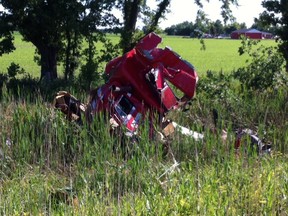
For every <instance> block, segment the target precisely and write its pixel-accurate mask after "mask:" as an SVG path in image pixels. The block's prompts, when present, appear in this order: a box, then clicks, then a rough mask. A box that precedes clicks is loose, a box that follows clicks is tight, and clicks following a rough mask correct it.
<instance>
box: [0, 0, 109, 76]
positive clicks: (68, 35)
mask: <svg viewBox="0 0 288 216" xmlns="http://www.w3.org/2000/svg"><path fill="white" fill-rule="evenodd" d="M0 4H2V6H3V7H4V9H5V11H4V12H2V13H1V14H0V26H1V27H2V28H0V36H2V38H3V39H2V40H1V42H0V43H1V45H0V48H2V46H3V49H1V51H0V54H1V53H4V52H8V51H12V50H13V45H12V39H13V37H12V31H15V30H17V31H19V32H20V33H21V35H22V36H23V38H24V40H26V41H29V42H31V43H33V44H34V45H35V47H36V48H37V51H38V53H39V54H40V65H41V78H46V79H48V80H52V79H55V78H57V62H58V61H59V59H61V55H64V53H65V51H64V50H65V49H66V61H69V58H71V56H70V57H69V55H71V53H72V54H73V51H71V49H72V48H74V54H75V53H76V49H77V47H75V43H78V42H79V38H80V37H81V35H85V34H86V35H87V34H88V32H91V31H95V29H96V26H100V25H106V24H107V23H109V22H114V20H113V16H112V15H110V14H109V13H108V12H109V11H111V8H112V6H113V5H114V1H112V0H101V1H89V0H57V1H54V0H23V1H18V0H0ZM105 13H106V14H105ZM0 39H1V38H0ZM73 41H74V44H73ZM4 45H5V48H4ZM67 49H68V50H67ZM69 49H70V50H69ZM3 50H4V51H3ZM67 54H68V59H67ZM68 65H69V63H68V62H66V67H68ZM72 65H73V64H72ZM72 65H71V64H70V66H69V67H70V69H71V67H73V66H72Z"/></svg>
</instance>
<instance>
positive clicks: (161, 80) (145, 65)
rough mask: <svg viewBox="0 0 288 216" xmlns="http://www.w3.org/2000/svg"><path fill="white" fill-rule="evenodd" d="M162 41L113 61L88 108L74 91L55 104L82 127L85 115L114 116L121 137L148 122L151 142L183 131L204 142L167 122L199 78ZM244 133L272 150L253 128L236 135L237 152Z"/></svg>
mask: <svg viewBox="0 0 288 216" xmlns="http://www.w3.org/2000/svg"><path fill="white" fill-rule="evenodd" d="M161 41H162V39H161V37H160V36H158V35H157V34H155V33H150V34H148V35H146V36H145V37H144V38H143V39H142V40H140V42H139V43H138V44H136V46H135V47H134V48H133V49H132V50H130V51H129V52H127V53H125V54H124V55H123V56H120V57H117V58H115V59H113V60H111V61H110V62H109V63H108V64H107V65H106V68H105V73H106V75H107V76H108V78H109V79H108V81H107V82H106V83H105V84H104V85H102V86H100V87H98V88H96V89H94V90H92V91H91V92H90V98H89V102H88V104H87V105H85V104H83V103H81V102H80V101H79V100H77V99H76V98H75V97H74V96H73V95H71V94H70V93H68V92H65V91H60V92H58V93H57V96H56V98H55V101H54V106H55V107H56V108H58V109H60V110H61V111H62V112H63V113H64V114H65V115H66V117H67V119H68V120H70V121H76V122H77V123H79V124H82V116H84V117H85V118H86V120H87V121H88V122H92V121H93V119H95V116H96V115H98V114H100V113H104V114H105V116H109V118H110V120H109V123H110V126H111V130H112V131H114V132H116V133H117V132H118V131H121V130H118V129H119V128H121V129H122V128H123V126H124V128H125V130H126V131H125V132H123V131H122V133H123V134H126V136H129V137H133V136H137V135H138V134H137V133H138V130H137V129H138V128H139V125H140V124H141V123H142V122H144V119H148V120H149V122H150V130H149V131H150V132H149V136H150V138H155V137H156V136H158V137H159V135H160V139H161V140H164V141H165V140H166V138H168V137H169V136H171V135H172V134H173V133H174V132H175V131H179V132H180V133H181V134H183V135H186V136H190V137H192V138H194V139H195V140H196V141H201V140H203V139H204V135H203V134H201V133H198V132H195V131H192V130H190V129H189V128H186V127H183V126H181V125H179V124H178V123H176V122H173V121H171V120H170V119H167V114H168V112H169V111H171V110H175V109H180V108H184V107H185V105H186V104H187V103H188V102H189V101H190V100H191V99H192V98H193V97H194V95H195V90H196V84H197V81H198V75H197V72H196V70H195V69H194V67H193V66H192V65H191V64H190V63H189V62H187V61H185V60H183V59H182V58H181V57H180V56H179V55H178V54H177V53H176V52H174V51H172V49H171V48H169V47H165V48H163V49H162V48H158V47H157V46H158V44H159V43H161ZM216 117H217V116H216ZM155 122H157V124H156V125H157V128H155V126H154V124H155ZM159 128H160V129H159ZM244 134H245V135H248V136H250V137H251V142H252V143H253V144H256V145H257V147H258V150H257V151H258V153H260V152H270V150H271V147H267V146H266V145H264V144H263V143H262V141H261V140H260V139H259V138H258V136H257V135H256V134H255V133H254V132H252V131H250V130H242V131H239V133H237V134H236V144H235V148H236V149H239V147H240V144H241V142H242V140H243V138H242V137H243V135H244ZM226 136H227V134H226ZM223 139H225V134H224V135H223Z"/></svg>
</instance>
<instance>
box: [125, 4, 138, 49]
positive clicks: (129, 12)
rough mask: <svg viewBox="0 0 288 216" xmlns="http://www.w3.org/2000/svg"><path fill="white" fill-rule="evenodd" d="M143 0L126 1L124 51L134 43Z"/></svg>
mask: <svg viewBox="0 0 288 216" xmlns="http://www.w3.org/2000/svg"><path fill="white" fill-rule="evenodd" d="M140 5H141V0H133V1H125V5H124V9H123V15H124V28H123V31H122V33H121V42H120V44H121V46H122V49H123V53H126V52H127V51H129V50H130V49H131V48H133V46H134V44H133V41H132V37H133V34H134V32H135V27H136V23H137V17H138V15H139V11H140Z"/></svg>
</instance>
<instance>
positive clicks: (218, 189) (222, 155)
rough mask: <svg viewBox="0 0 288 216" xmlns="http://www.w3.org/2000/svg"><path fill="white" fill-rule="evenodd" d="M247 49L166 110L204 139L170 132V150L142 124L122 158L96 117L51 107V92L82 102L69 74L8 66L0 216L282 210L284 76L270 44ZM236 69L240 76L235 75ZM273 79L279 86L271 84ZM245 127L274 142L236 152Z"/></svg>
mask: <svg viewBox="0 0 288 216" xmlns="http://www.w3.org/2000/svg"><path fill="white" fill-rule="evenodd" d="M244 42H245V41H244ZM244 42H243V43H244ZM247 42H248V41H246V42H245V43H244V45H245V46H244V45H243V50H245V47H246V45H247V44H246V43H247ZM249 50H250V49H249ZM259 50H260V51H261V52H259ZM262 51H263V52H262ZM255 52H256V53H254V52H250V53H249V55H251V56H252V58H251V60H250V62H248V63H247V66H246V67H243V68H241V69H239V70H235V72H234V73H221V72H219V73H218V72H215V71H209V72H207V75H206V76H202V77H200V81H199V85H198V88H197V95H196V97H195V99H194V100H193V101H192V103H191V105H189V106H188V107H187V110H186V112H180V111H175V112H172V113H171V116H172V117H173V118H174V119H175V121H177V122H178V123H179V124H181V125H184V126H187V127H189V128H191V129H193V130H196V131H199V132H202V133H204V136H205V139H204V141H200V142H199V141H198V142H197V141H195V140H193V139H191V138H188V137H183V136H181V135H180V134H178V133H176V134H175V135H174V137H173V139H171V140H170V141H169V142H170V147H171V153H173V156H172V154H168V155H165V154H164V152H163V147H162V144H161V143H160V142H158V141H151V140H149V139H148V129H147V128H148V127H146V124H145V123H143V129H142V130H143V132H142V136H141V138H140V139H139V143H137V144H134V145H129V146H127V147H129V148H130V152H133V154H131V155H129V157H128V158H127V157H124V156H123V155H125V154H124V152H123V151H124V150H125V151H126V149H123V148H120V145H121V143H120V142H121V140H120V139H119V138H118V137H111V136H110V133H109V127H108V125H107V123H106V121H105V119H104V117H103V118H99V119H98V120H97V121H96V120H95V121H93V123H92V125H90V126H89V127H88V126H87V125H86V124H85V122H84V124H83V126H81V127H80V126H78V125H75V124H73V123H70V122H68V121H66V120H65V119H64V118H63V116H62V113H60V112H58V111H57V110H55V109H54V107H53V106H52V100H53V96H54V94H55V93H56V92H57V91H58V90H68V91H70V92H71V93H72V94H74V95H75V96H76V97H77V98H79V99H80V100H82V101H83V102H86V98H87V92H86V91H85V89H83V88H82V87H81V86H80V85H79V83H78V82H77V79H75V80H74V81H73V80H72V81H71V82H63V81H62V80H58V82H54V83H53V84H46V85H42V84H41V85H40V83H39V82H38V81H37V80H35V78H31V77H29V76H26V75H25V73H24V74H23V70H22V69H21V67H20V66H19V65H17V64H15V63H14V64H11V67H9V68H10V69H9V73H7V74H2V75H1V80H2V82H1V83H2V86H1V89H2V91H1V104H0V111H1V113H2V115H1V116H0V118H1V121H0V135H1V136H0V137H1V144H0V161H1V163H0V214H1V215H29V214H30V215H39V214H40V215H41V214H43V215H45V214H51V215H58V214H59V215H63V214H65V215H70V214H75V215H119V214H121V215H171V214H172V215H173V214H177V215H196V214H198V215H224V214H227V215H244V214H247V215H252V214H254V215H265V214H267V215H282V214H283V215H285V214H287V209H288V205H287V203H288V202H287V196H288V187H287V185H288V184H287V179H288V173H287V170H288V165H287V164H288V163H287V162H288V158H287V153H288V152H287V147H286V145H287V142H288V124H287V122H288V116H287V113H288V103H287V99H288V89H287V83H285V80H287V74H285V73H282V72H281V71H282V70H283V68H282V66H281V64H280V62H281V56H279V55H276V54H275V53H274V51H273V49H272V48H267V47H266V48H262V47H259V49H258V50H257V49H256V50H255ZM270 54H271V57H273V61H269V58H267V55H268V56H269V55H270ZM275 63H277V64H275ZM255 65H256V66H255ZM262 66H265V67H262ZM263 68H264V69H265V68H269V70H267V71H268V72H271V73H272V72H273V73H272V75H273V77H272V78H271V77H270V75H269V76H268V78H269V79H268V78H267V77H266V78H265V79H264V80H263V81H261V82H250V81H249V80H251V79H252V78H254V79H256V80H262V76H266V75H267V74H266V73H265V72H266V71H265V72H263ZM240 70H241V71H242V72H241V74H242V73H243V74H246V76H247V79H244V78H241V77H239V72H240ZM278 72H279V73H278ZM279 74H281V76H280V75H279ZM23 75H24V77H23ZM279 76H280V77H282V78H281V82H274V80H275V79H276V78H277V77H279ZM19 77H20V78H19ZM250 78H251V79H250ZM270 78H271V79H270ZM264 81H265V82H264ZM13 83H14V85H12V84H13ZM32 83H33V86H34V88H31V85H32ZM263 83H264V84H263ZM28 89H30V90H29V91H28ZM213 110H217V111H218V114H219V118H218V121H217V123H216V124H215V122H214V119H213ZM246 127H247V128H251V129H253V130H256V131H258V134H259V137H260V138H262V139H263V141H264V142H267V143H271V144H272V145H273V152H272V154H271V155H265V156H262V157H258V156H257V155H255V154H249V155H247V154H246V152H245V151H244V149H243V151H240V154H239V155H236V154H235V152H234V143H235V136H234V134H235V129H237V128H246ZM222 129H225V130H226V131H227V133H228V134H227V135H228V139H227V141H226V142H223V141H222V140H221V137H220V136H221V130H222Z"/></svg>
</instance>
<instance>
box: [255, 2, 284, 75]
mask: <svg viewBox="0 0 288 216" xmlns="http://www.w3.org/2000/svg"><path fill="white" fill-rule="evenodd" d="M262 6H263V7H264V8H265V11H264V12H262V13H261V14H260V16H259V20H257V21H258V22H260V23H261V24H262V25H266V26H271V27H275V28H274V31H275V34H276V35H277V37H279V38H280V39H281V42H280V44H279V50H280V52H281V53H282V54H283V57H284V58H285V61H286V72H288V36H287V35H288V29H287V24H288V14H287V7H288V2H287V1H274V0H273V1H272V0H266V1H263V2H262Z"/></svg>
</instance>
